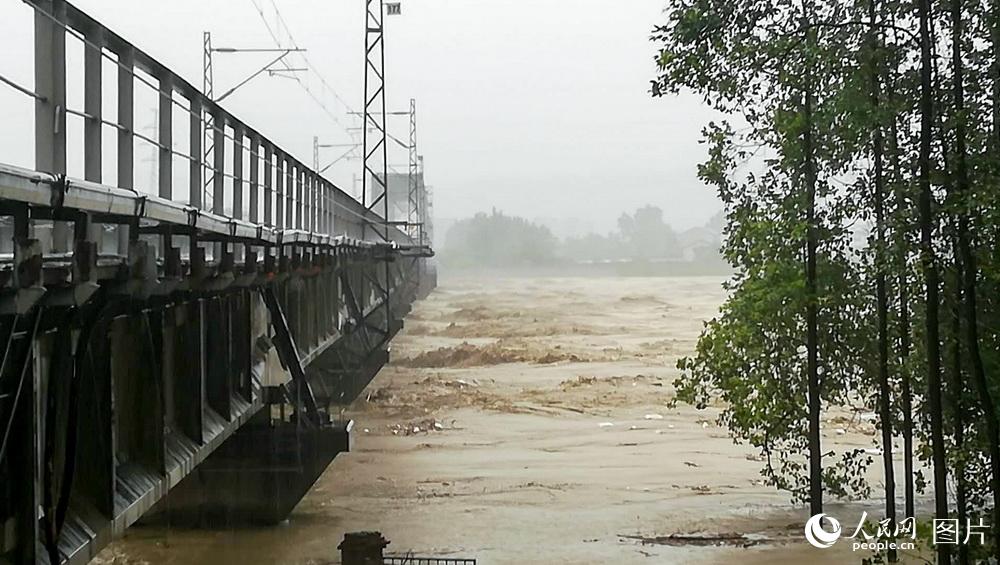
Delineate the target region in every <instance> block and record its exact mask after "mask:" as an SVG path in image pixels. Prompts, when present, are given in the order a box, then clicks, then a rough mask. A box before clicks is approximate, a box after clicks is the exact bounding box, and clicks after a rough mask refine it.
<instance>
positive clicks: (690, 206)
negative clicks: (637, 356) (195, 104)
mask: <svg viewBox="0 0 1000 565" xmlns="http://www.w3.org/2000/svg"><path fill="white" fill-rule="evenodd" d="M255 2H256V6H259V7H260V8H261V10H262V11H263V12H264V17H263V18H262V17H261V15H260V14H259V13H258V11H257V8H256V6H255ZM274 2H275V3H276V4H277V6H278V8H279V9H280V14H281V16H283V19H284V23H282V21H281V20H279V18H278V17H277V14H276V13H275V10H274V7H273V5H272V3H271V0H212V1H210V2H209V1H206V0H171V1H155V2H154V1H148V0H77V2H76V4H77V5H78V6H79V7H81V8H82V9H84V10H85V11H87V12H89V13H90V14H91V15H93V16H95V17H96V18H97V19H98V20H100V21H102V22H104V23H105V24H106V25H108V26H109V27H111V29H113V30H115V31H117V32H118V33H120V34H121V35H123V36H124V37H126V38H127V39H130V40H131V41H132V42H133V43H135V44H136V45H137V46H139V47H140V48H142V49H144V50H146V51H147V52H149V53H150V54H152V55H153V56H154V57H157V58H158V59H159V60H160V61H162V62H163V63H165V64H167V65H168V66H170V67H172V68H173V69H174V70H175V71H177V72H179V73H180V74H181V75H183V76H184V77H186V78H187V79H188V80H189V81H191V82H192V83H194V84H195V85H198V86H200V85H201V65H202V31H204V30H210V31H212V33H213V40H214V42H215V44H216V45H217V46H232V47H273V46H274V44H275V42H274V40H273V39H272V37H271V36H270V35H269V34H268V31H267V29H266V27H265V24H264V22H265V21H267V22H268V24H270V25H271V26H272V29H274V31H275V33H276V35H277V36H278V40H279V41H281V42H282V44H283V45H286V46H287V45H290V39H289V35H288V31H289V30H290V31H291V33H292V34H293V36H294V40H295V41H296V42H297V44H298V45H299V46H301V47H303V48H306V49H308V53H307V54H306V55H307V57H308V58H309V60H310V62H311V63H312V65H313V67H314V68H315V69H317V70H318V71H319V73H320V74H321V75H322V77H323V78H324V79H325V80H326V82H327V83H328V84H329V85H330V86H331V87H332V88H327V87H326V86H325V85H324V84H323V83H322V82H321V81H320V79H319V77H318V76H317V75H316V74H314V73H303V74H300V77H301V80H302V82H303V83H304V84H305V85H306V86H308V87H309V88H310V89H311V90H312V91H313V93H314V95H315V96H316V97H317V98H319V99H320V100H321V101H322V102H323V104H324V105H325V106H326V110H324V109H322V108H320V106H319V105H318V104H316V103H315V102H314V101H313V100H312V99H311V98H310V97H309V95H308V94H307V93H306V92H305V91H304V90H303V88H302V87H300V85H299V84H297V83H296V82H294V81H293V80H291V79H288V78H279V77H274V78H268V77H266V76H263V77H260V78H258V79H256V80H255V81H254V82H252V83H251V84H250V85H248V86H246V87H244V88H243V89H241V90H240V91H238V92H236V93H235V94H233V95H232V96H231V97H230V98H229V99H228V100H226V102H225V103H224V106H226V107H227V108H228V109H229V110H230V111H232V112H233V113H234V114H236V115H237V116H239V117H240V118H241V119H243V120H244V121H246V122H247V123H249V124H252V125H253V126H254V127H256V128H257V129H258V130H260V131H261V132H262V133H264V134H265V135H268V136H269V137H271V138H272V139H274V140H276V141H277V142H278V143H279V144H281V145H282V146H284V147H285V148H287V149H289V150H291V151H292V152H293V153H295V154H296V156H297V157H298V158H299V159H301V160H302V161H303V162H305V163H311V161H312V138H313V136H314V135H318V136H319V137H320V138H321V140H322V141H323V142H324V143H335V144H342V143H347V142H349V141H350V140H351V137H350V135H351V133H349V132H348V131H345V130H346V129H347V128H352V127H356V126H357V125H358V123H359V120H357V119H356V118H354V117H352V116H350V115H349V114H348V112H349V111H350V110H360V109H361V105H362V102H361V100H362V98H363V92H362V83H361V76H362V74H361V73H362V69H363V59H362V46H363V34H362V25H363V24H362V22H363V13H364V12H363V10H364V3H363V1H362V0H274ZM402 3H403V15H402V16H400V17H392V18H387V54H386V57H387V67H388V68H387V76H388V81H389V82H388V85H387V88H388V99H389V100H388V106H389V110H390V111H392V110H405V109H408V107H409V98H411V97H413V98H416V99H417V106H418V115H419V147H420V152H421V153H422V154H424V155H425V158H426V170H427V182H428V183H429V184H431V185H432V186H433V188H434V195H435V203H436V204H435V205H436V215H437V216H438V217H441V218H458V217H463V216H468V215H470V214H472V213H474V212H477V211H488V210H490V209H491V208H493V207H496V208H498V209H501V210H503V211H504V212H508V213H511V214H517V215H521V216H525V217H528V218H532V219H542V218H544V219H551V220H555V221H563V222H565V221H567V220H569V219H579V220H582V222H583V223H584V224H585V225H589V226H592V227H593V228H594V229H597V230H599V231H607V230H610V229H613V227H614V225H615V221H616V219H617V217H618V216H619V215H620V214H621V213H622V212H624V211H631V210H634V209H635V208H636V207H638V206H641V205H643V204H647V203H649V204H654V205H657V206H660V207H661V208H663V210H664V215H665V218H666V219H667V221H669V222H670V223H672V224H674V225H675V226H676V227H678V228H686V227H691V226H694V225H699V224H702V223H704V221H705V220H706V219H708V218H709V217H710V216H711V215H712V214H713V213H715V212H716V211H718V210H719V209H720V207H721V206H720V204H719V203H718V202H717V200H716V198H715V195H714V192H713V191H712V190H711V189H710V188H707V187H705V186H704V185H702V183H700V182H699V181H698V179H697V178H696V173H695V166H696V164H697V163H698V162H700V161H702V160H703V159H704V155H705V149H704V146H702V145H700V144H699V143H698V140H699V139H700V130H701V127H702V126H703V125H704V124H705V123H706V122H707V121H708V120H710V119H712V118H713V117H714V114H713V113H712V112H711V111H709V110H707V109H706V108H704V107H703V106H702V105H701V104H700V102H699V101H698V100H697V99H696V98H694V97H693V96H690V95H688V96H681V97H673V98H668V99H656V100H654V99H651V98H650V97H649V95H648V93H647V91H648V88H649V80H650V78H652V76H653V74H654V72H655V69H654V65H653V57H654V55H655V46H654V45H653V44H652V43H650V42H649V40H648V36H649V32H650V30H651V28H652V26H653V25H654V24H655V23H656V22H658V21H661V20H662V17H663V16H662V14H661V9H662V4H663V0H624V1H623V0H571V1H567V0H403V2H402ZM30 18H31V10H30V9H29V8H28V7H27V6H26V5H24V4H22V3H21V2H19V1H17V0H4V1H3V2H2V3H0V21H3V22H5V24H6V25H5V26H4V28H5V29H4V37H3V38H2V39H0V74H3V75H4V76H7V77H10V78H14V79H15V80H17V81H18V82H20V83H22V84H26V85H31V84H32V78H31V77H32V74H31V67H30V61H31V56H32V55H31V54H32V40H31V37H32V36H31V25H30V21H31V19H30ZM73 43H74V42H73V41H71V42H70V47H69V48H68V49H69V60H70V68H71V71H70V74H69V77H70V79H69V80H70V82H71V88H70V93H69V105H70V106H71V107H74V100H77V101H79V102H78V104H77V105H76V106H77V107H79V108H82V94H81V93H75V91H74V86H78V85H79V83H80V82H82V78H81V77H82V71H79V72H77V71H74V70H73V68H74V63H73V61H74V60H76V61H82V56H81V55H80V54H81V53H82V46H79V45H73ZM270 57H273V55H271V54H241V55H217V57H216V93H217V94H218V93H219V92H222V91H225V90H228V89H229V87H231V86H233V85H234V84H235V83H237V82H238V81H240V80H241V79H242V78H244V77H245V76H246V75H248V74H249V73H251V72H253V71H254V70H256V69H257V68H259V67H261V66H263V65H264V64H265V63H266V62H267V61H268V59H269V58H270ZM289 62H290V63H291V64H292V66H294V67H299V66H303V64H304V62H303V61H302V60H301V59H299V58H298V57H296V56H291V57H290V58H289ZM81 68H82V66H81ZM105 72H106V73H107V74H106V76H107V77H108V78H107V79H106V80H108V81H111V77H112V76H113V74H111V73H112V72H113V68H111V67H110V65H109V66H108V68H106V71H105ZM80 90H81V91H82V89H80ZM334 91H335V92H334ZM143 100H145V101H146V102H142V101H143ZM143 103H145V104H146V107H145V108H137V112H136V123H137V125H138V126H139V127H142V124H144V123H148V124H149V127H152V123H153V119H154V114H153V113H152V107H153V105H154V103H155V97H148V98H139V99H137V105H141V104H143ZM31 108H32V106H31V104H30V101H28V100H26V99H24V97H23V96H22V95H20V94H17V93H15V92H13V91H11V90H10V89H9V88H8V87H7V86H5V85H0V120H2V121H3V123H4V124H5V127H4V131H3V132H2V133H0V151H2V154H0V161H2V162H12V163H14V164H19V165H30V164H31V161H32V157H31V143H30V142H29V143H26V142H25V139H29V140H30V137H28V138H25V135H30V131H31V123H32V122H31V116H32V114H31V112H32V110H31ZM70 120H71V122H72V121H73V120H74V118H73V117H70ZM69 127H70V129H69V130H68V131H69V132H70V134H71V135H73V134H74V131H75V130H74V129H73V128H74V127H76V126H73V125H72V124H71V125H70V126H69ZM78 129H80V130H81V131H82V128H78ZM407 130H408V123H407V121H406V118H390V131H391V133H393V134H394V135H395V136H397V137H398V138H400V139H402V140H404V141H405V140H406V136H407ZM12 131H16V132H23V133H20V134H18V135H14V134H13V133H12ZM151 133H152V131H149V132H147V134H151ZM106 136H107V137H109V138H110V137H112V135H111V134H110V132H108V133H106ZM175 137H177V135H176V134H175ZM342 151H343V150H342V149H329V150H325V151H324V153H323V157H322V159H321V161H322V162H323V163H324V164H325V163H326V162H329V161H331V160H333V159H334V158H335V157H337V156H338V155H339V153H340V152H342ZM137 155H140V154H139V153H138V152H137ZM389 160H390V163H391V164H393V165H394V166H396V168H398V169H399V170H400V171H405V163H406V153H405V150H403V149H401V148H399V147H398V146H397V147H394V148H393V154H392V155H391V156H390V159H389ZM78 161H79V159H75V158H74V156H72V155H71V158H70V173H71V174H72V173H73V172H74V171H73V167H74V166H75V164H78ZM360 166H361V165H360V163H359V162H358V161H356V160H355V161H349V160H345V161H341V162H340V163H338V165H336V166H334V167H332V168H331V169H330V174H329V175H328V176H329V178H331V180H333V181H334V182H336V183H337V184H338V185H340V186H341V187H343V188H344V189H345V190H348V191H350V190H351V186H352V182H353V181H352V177H353V175H354V174H356V173H357V172H358V171H360ZM138 175H139V173H138V171H137V176H138Z"/></svg>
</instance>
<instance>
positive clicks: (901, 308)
mask: <svg viewBox="0 0 1000 565" xmlns="http://www.w3.org/2000/svg"><path fill="white" fill-rule="evenodd" d="M889 84H890V85H892V82H891V81H890V82H889ZM888 96H889V98H890V99H893V98H894V96H895V95H894V91H890V92H889V93H888ZM889 144H890V145H889V151H890V158H891V162H892V169H893V182H894V183H895V184H896V189H895V202H896V222H895V232H896V234H895V235H896V237H895V239H896V241H895V243H896V248H897V261H898V263H897V265H896V268H897V269H898V274H897V279H896V284H897V286H898V287H899V288H898V289H897V300H898V302H899V303H898V304H897V310H898V311H897V316H898V318H899V319H898V321H897V324H898V332H899V351H898V352H897V356H898V358H899V363H900V379H899V381H900V382H899V396H900V408H901V409H902V411H903V429H902V430H901V433H902V435H903V475H904V476H903V495H904V504H905V507H904V517H906V518H910V517H913V515H914V508H913V507H914V485H913V390H912V386H911V384H910V371H909V366H908V364H909V359H910V292H909V286H908V285H909V284H910V278H909V275H908V273H909V260H908V258H909V246H908V244H907V241H906V232H907V231H908V227H909V226H908V225H907V219H908V218H909V217H910V215H909V210H908V209H907V208H908V207H907V204H906V194H905V189H904V188H903V172H902V166H901V165H900V163H899V131H898V128H897V124H896V118H895V117H893V118H892V121H891V122H890V124H889Z"/></svg>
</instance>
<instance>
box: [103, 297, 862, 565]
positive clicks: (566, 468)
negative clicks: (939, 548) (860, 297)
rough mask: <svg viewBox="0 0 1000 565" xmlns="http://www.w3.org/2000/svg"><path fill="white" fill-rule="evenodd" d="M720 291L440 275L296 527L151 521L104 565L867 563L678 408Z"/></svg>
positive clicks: (834, 436) (850, 435)
mask: <svg viewBox="0 0 1000 565" xmlns="http://www.w3.org/2000/svg"><path fill="white" fill-rule="evenodd" d="M721 282H722V279H721V278H719V277H711V278H706V277H678V278H512V279H505V280H504V279H501V280H496V279H477V278H451V279H447V278H445V279H443V280H442V284H441V286H440V288H438V289H437V290H436V291H435V292H434V293H433V294H432V295H431V296H430V298H429V299H427V300H426V301H424V302H422V303H419V304H418V305H417V306H416V308H415V310H414V311H413V313H412V315H411V316H410V317H409V318H408V319H407V320H406V328H405V329H404V331H403V332H402V333H401V334H400V335H399V336H398V337H397V338H396V340H395V342H394V343H393V350H392V363H391V365H390V366H388V367H386V368H385V369H384V370H383V371H382V372H381V373H380V374H379V375H378V376H377V377H376V378H375V380H374V382H372V384H371V385H370V386H369V387H368V389H367V390H366V391H365V392H364V393H363V394H362V396H361V398H359V399H358V400H357V401H356V402H355V404H354V405H353V406H351V407H350V408H349V409H348V410H346V415H347V416H348V417H350V418H353V419H354V420H355V422H356V423H355V428H354V437H353V439H352V443H353V445H352V452H351V453H348V454H342V455H341V456H339V457H337V459H336V460H335V461H334V462H333V464H332V465H331V466H330V467H329V469H327V471H326V473H325V474H324V475H323V477H322V478H321V479H320V480H319V481H318V482H317V483H316V485H315V486H314V487H313V489H312V491H311V492H310V493H309V494H308V495H307V496H306V498H305V499H303V500H302V502H301V503H300V504H299V505H298V507H297V508H296V509H295V511H294V513H293V514H292V516H291V517H290V519H289V520H288V521H287V523H285V524H283V525H281V526H277V527H273V528H261V529H230V530H225V531H191V530H182V529H176V528H165V527H160V526H157V527H155V528H154V527H137V528H133V529H131V530H129V532H128V534H127V535H126V537H125V538H124V539H123V540H121V541H119V542H116V543H115V544H113V545H112V546H111V547H109V548H108V549H106V550H105V551H104V552H103V553H101V555H100V556H99V557H98V558H97V560H96V561H95V562H96V563H116V564H123V565H134V564H142V563H151V564H161V563H162V564H189V563H194V564H200V563H204V564H213V565H228V564H232V565H255V564H271V563H289V564H303V565H304V564H314V565H320V564H328V563H339V562H340V559H339V553H338V550H337V545H338V544H339V543H340V541H341V539H342V538H343V535H344V532H347V531H358V530H379V531H381V532H382V533H383V534H384V535H385V537H386V538H388V539H389V540H391V544H390V546H389V548H388V551H390V552H394V553H406V552H410V551H412V552H413V553H414V554H416V555H427V556H438V557H445V556H447V557H474V558H477V559H478V560H479V563H480V564H481V565H493V564H521V565H523V564H527V563H537V564H551V563H580V564H588V563H615V564H631V563H642V564H650V563H732V562H736V561H738V562H740V563H741V564H753V563H760V564H764V563H803V562H809V563H810V564H811V565H819V564H823V563H859V562H860V560H861V558H862V557H867V556H868V555H864V554H861V553H857V554H853V553H851V549H850V546H849V545H847V544H838V545H837V546H835V547H834V548H832V549H827V550H818V549H814V548H812V547H811V546H809V545H807V544H806V542H805V540H804V538H803V535H802V528H803V523H804V521H805V519H806V518H807V517H808V512H807V510H806V509H804V508H800V507H794V506H792V505H791V504H790V503H789V498H788V496H787V494H784V493H779V492H776V491H774V490H773V489H771V488H769V487H766V486H764V485H763V484H762V483H761V478H760V475H759V469H760V465H761V463H760V461H759V460H758V458H757V454H756V452H755V451H754V450H753V449H752V448H750V447H746V446H739V445H734V444H733V442H732V441H731V440H730V439H729V438H728V436H727V435H726V433H725V430H723V429H720V428H718V427H716V425H715V416H716V415H717V414H718V411H717V410H716V409H709V410H705V411H700V412H699V411H697V410H694V409H693V408H691V407H687V406H679V407H677V408H675V409H670V408H668V406H667V403H668V401H669V400H670V399H671V398H672V396H673V389H672V386H671V383H672V381H673V379H674V377H675V376H676V375H677V369H676V368H675V364H676V361H677V359H678V358H679V357H682V356H684V355H687V354H690V353H692V352H693V350H694V346H695V343H696V340H697V337H698V334H699V332H700V331H701V328H702V323H703V321H704V320H706V319H709V318H711V317H712V316H713V315H715V314H716V312H717V310H718V307H719V305H720V304H721V303H722V301H723V299H724V292H723V289H722V287H721ZM824 425H825V430H824V441H825V442H827V443H826V445H829V446H831V448H835V449H843V448H848V447H851V448H853V447H860V448H870V447H871V446H872V441H873V439H872V438H873V434H874V432H875V430H874V427H872V426H871V425H870V424H869V423H866V422H865V421H863V420H857V419H854V418H848V417H843V416H829V417H828V418H827V419H826V421H825V424H824ZM876 482H877V477H876ZM838 509H839V511H841V512H843V513H845V514H849V515H851V516H858V515H860V513H861V510H862V509H866V510H868V511H869V514H872V513H874V514H876V515H877V514H878V513H879V509H878V507H877V503H875V504H873V505H865V504H864V503H855V504H853V505H850V506H837V505H831V506H830V511H831V512H833V513H835V514H836V513H837V512H838Z"/></svg>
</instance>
